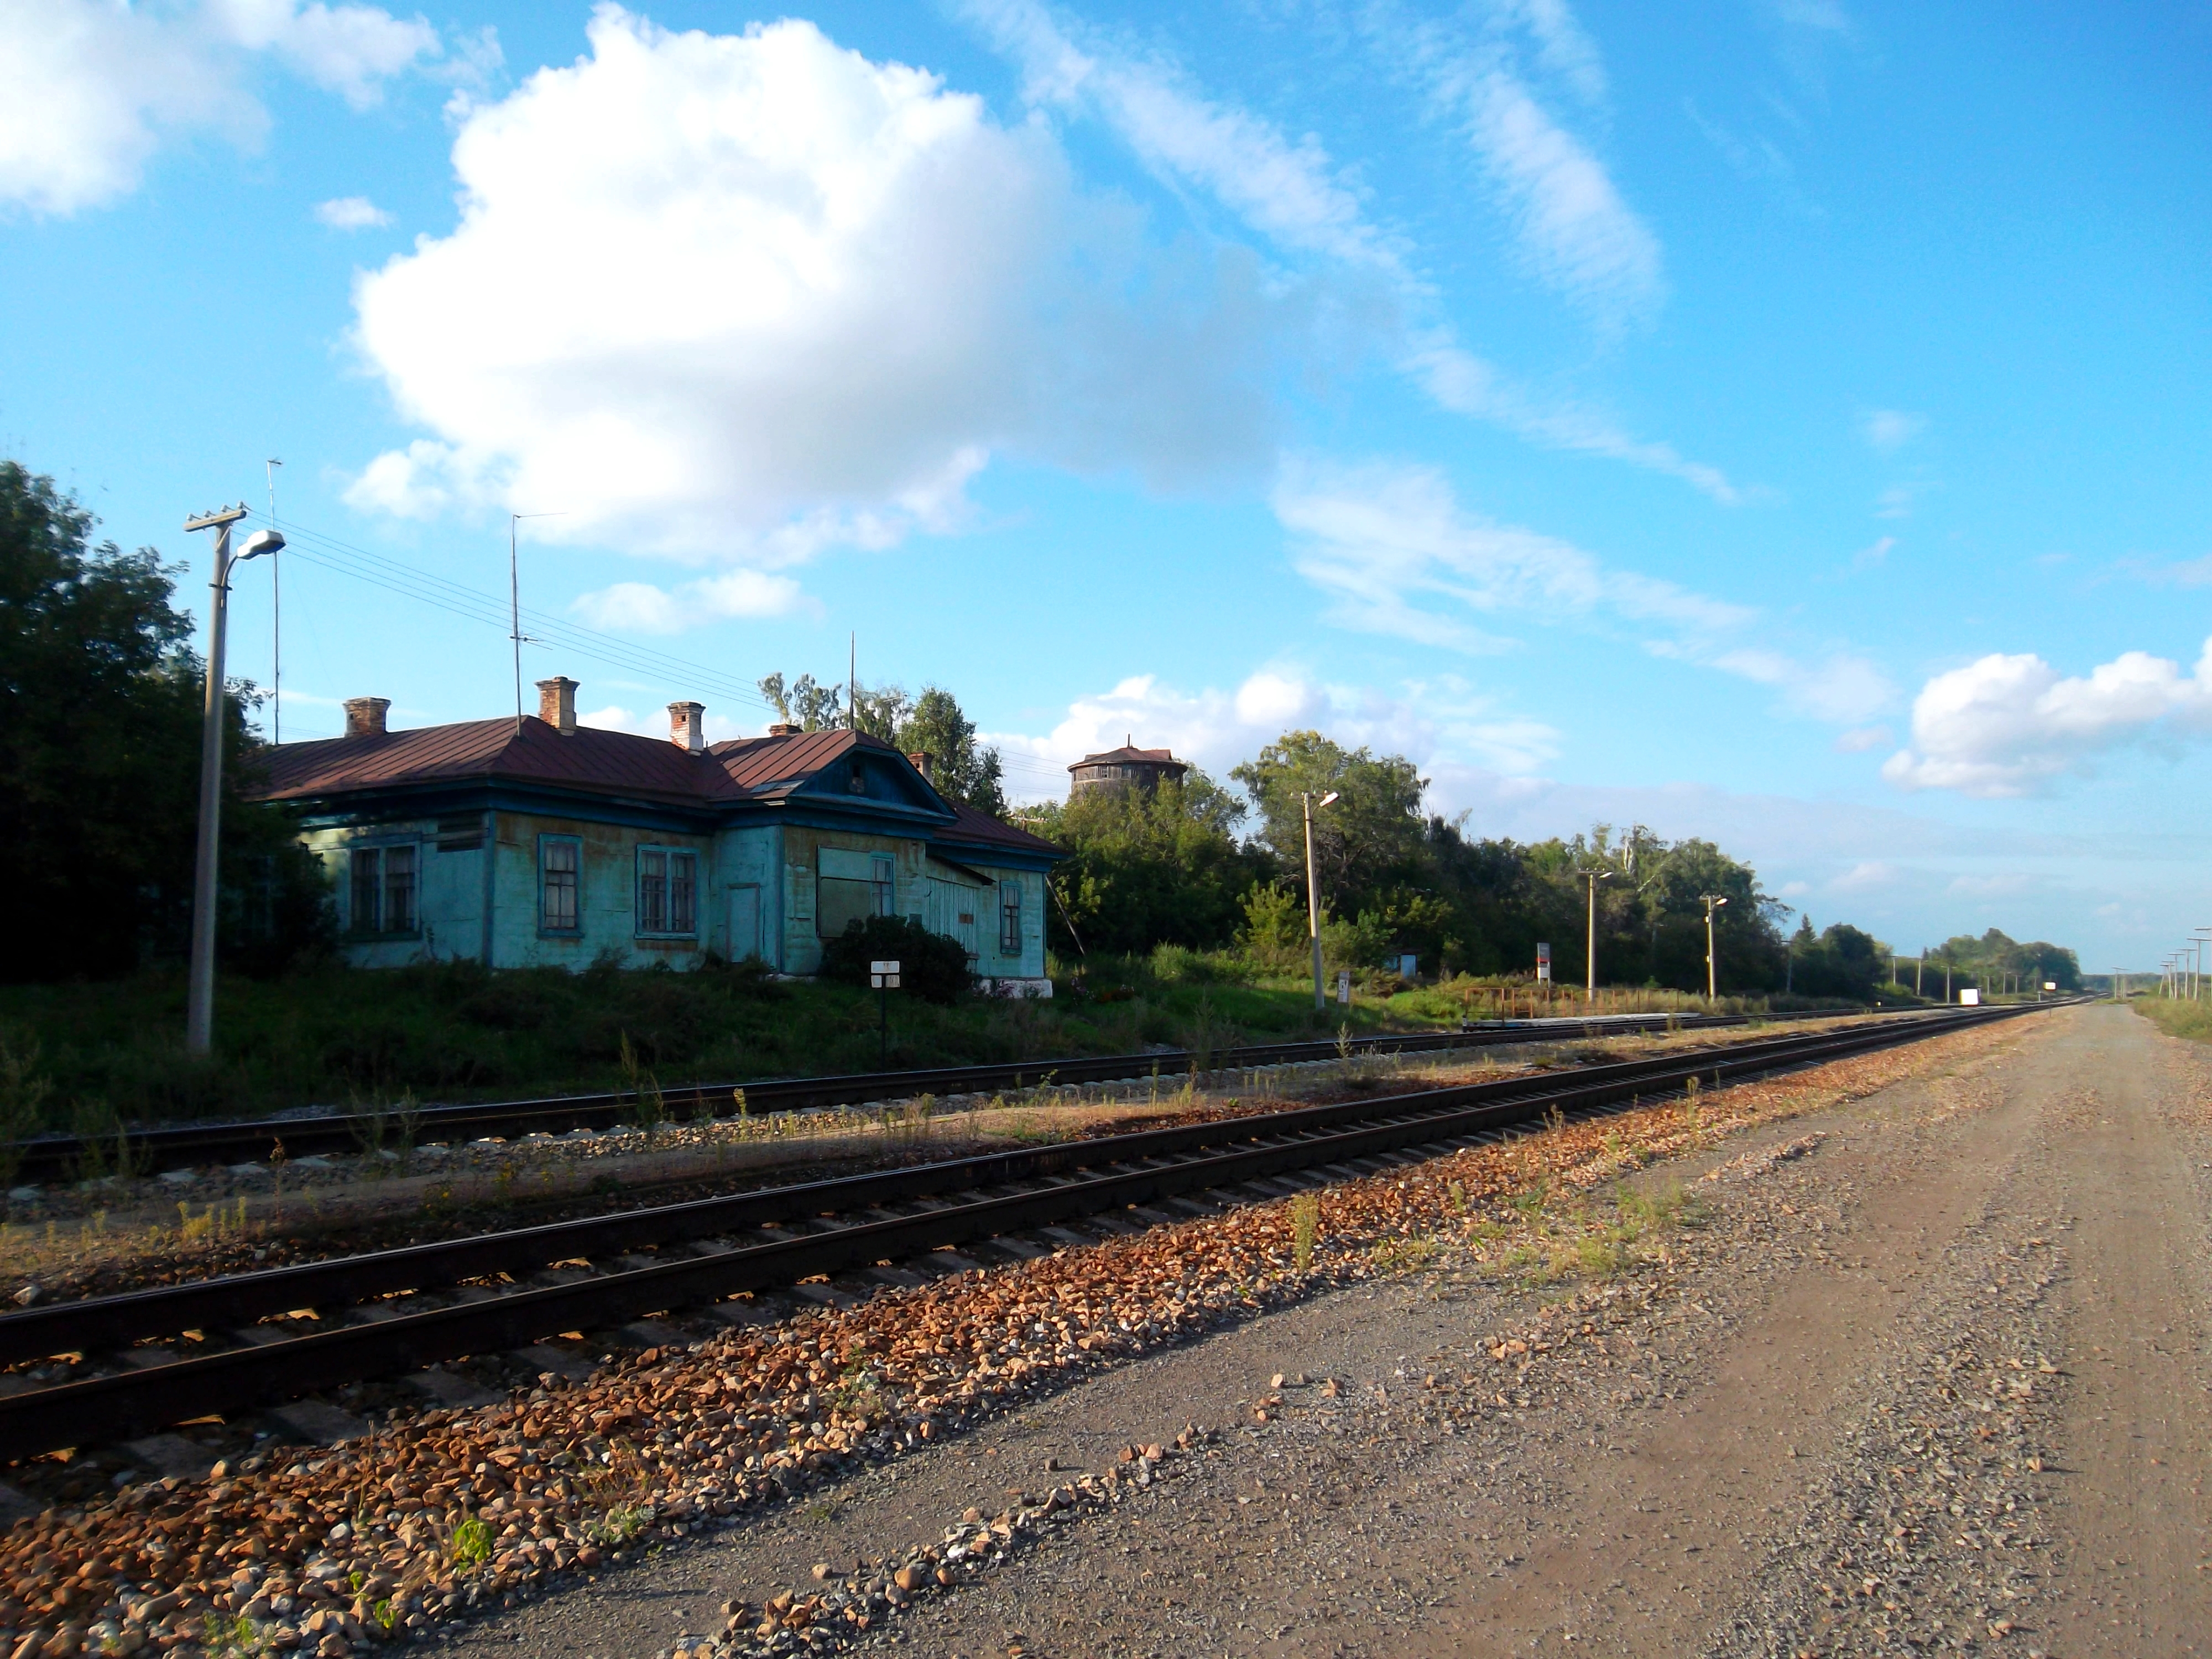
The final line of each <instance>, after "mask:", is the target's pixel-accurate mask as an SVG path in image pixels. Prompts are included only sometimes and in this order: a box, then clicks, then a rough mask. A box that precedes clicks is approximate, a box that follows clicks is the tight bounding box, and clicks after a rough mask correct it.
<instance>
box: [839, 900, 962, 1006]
mask: <svg viewBox="0 0 2212 1659" xmlns="http://www.w3.org/2000/svg"><path fill="white" fill-rule="evenodd" d="M872 962H896V963H898V964H899V988H900V989H901V990H902V991H911V992H913V993H914V994H915V995H916V996H918V997H920V998H921V1000H923V1001H925V1002H938V1003H949V1002H955V1001H957V1000H959V997H960V994H961V993H962V992H963V991H964V990H966V989H967V988H968V985H969V981H970V980H971V979H972V978H973V977H974V975H971V974H970V973H969V971H968V952H967V951H966V950H965V949H964V948H963V946H962V945H961V943H960V941H959V940H958V939H948V938H946V937H945V935H944V934H943V933H931V932H930V931H929V929H928V928H927V927H923V926H922V925H921V923H920V922H918V921H914V920H913V919H911V918H910V917H907V916H867V917H864V918H862V919H860V920H859V921H848V922H847V923H846V924H845V931H844V932H843V933H840V934H838V935H837V937H836V938H835V939H831V940H830V941H829V943H828V944H826V945H823V947H822V977H823V978H824V979H829V980H836V981H840V982H842V983H843V984H847V985H863V986H864V985H866V984H867V982H868V964H869V963H872Z"/></svg>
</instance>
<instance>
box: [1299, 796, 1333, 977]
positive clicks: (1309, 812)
mask: <svg viewBox="0 0 2212 1659" xmlns="http://www.w3.org/2000/svg"><path fill="white" fill-rule="evenodd" d="M1334 799H1336V791H1335V790H1334V789H1332V790H1330V791H1329V792H1328V793H1327V794H1325V795H1323V796H1322V798H1321V799H1319V800H1316V799H1314V798H1313V796H1312V795H1310V793H1307V792H1306V791H1305V790H1303V789H1301V790H1299V791H1298V804H1299V805H1301V806H1303V807H1304V809H1305V815H1306V935H1307V937H1308V938H1309V939H1311V940H1312V942H1313V975H1314V1012H1316V1013H1319V1012H1321V1011H1322V1009H1324V1008H1326V1007H1328V999H1327V998H1326V997H1324V996H1323V995H1322V988H1321V888H1320V886H1319V884H1316V882H1315V880H1314V854H1313V815H1314V814H1315V813H1316V812H1318V811H1320V810H1321V809H1322V807H1324V806H1326V805H1328V804H1329V803H1330V802H1331V801H1333V800H1334Z"/></svg>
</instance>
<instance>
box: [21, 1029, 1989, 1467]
mask: <svg viewBox="0 0 2212 1659" xmlns="http://www.w3.org/2000/svg"><path fill="white" fill-rule="evenodd" d="M2021 1012H2027V1009H2023V1008H1993V1009H1984V1010H1978V1011H1973V1012H1949V1013H1944V1014H1938V1015H1930V1016H1926V1017H1923V1018H1918V1019H1915V1020H1911V1021H1894V1020H1893V1021H1880V1022H1866V1023H1863V1024H1854V1025H1850V1026H1847V1027H1844V1028H1840V1029H1836V1030H1827V1031H1822V1032H1818V1033H1812V1034H1804V1033H1800V1034H1796V1035H1784V1036H1774V1037H1767V1038H1762V1039H1758V1040H1754V1041H1753V1042H1745V1043H1739V1044H1734V1045H1730V1046H1729V1047H1727V1048H1703V1049H1695V1050H1683V1051H1678V1052H1676V1053H1674V1054H1664V1055H1657V1056H1650V1057H1645V1058H1642V1059H1638V1060H1626V1061H1621V1062H1617V1063H1613V1064H1607V1065H1601V1066H1583V1067H1577V1068H1574V1069H1572V1070H1568V1071H1562V1072H1555V1073H1547V1074H1536V1075H1522V1076H1516V1077H1512V1078H1506V1079H1496V1080H1493V1081H1489V1082H1484V1083H1477V1084H1470V1085H1460V1086H1456V1087H1452V1088H1445V1089H1435V1090H1426V1091H1419V1092H1416V1093H1410V1094H1401V1095H1395V1096H1387V1097H1377V1098H1374V1099H1370V1100H1363V1101H1352V1102H1345V1103H1332V1104H1329V1105H1324V1106H1312V1107H1306V1108H1302V1109H1294V1110H1289V1111H1284V1112H1276V1113H1268V1114H1264V1115H1255V1116H1251V1117H1244V1118H1233V1119H1227V1120H1222V1121H1213V1122H1207V1123H1198V1124H1189V1125H1183V1126H1178V1127H1171V1128H1164V1129H1153V1130H1144V1131H1139V1132H1136V1133H1129V1134H1123V1135H1115V1136H1110V1137H1104V1138H1101V1139H1095V1140H1085V1141H1072V1142H1066V1143H1063V1144H1060V1145H1055V1146H1040V1147H1034V1148H1027V1149H1024V1150H1021V1151H1015V1152H997V1153H992V1154H988V1155H986V1156H983V1157H978V1158H962V1159H956V1160H951V1161H947V1162H942V1163H936V1164H920V1165H915V1166H911V1167H908V1168H906V1169H900V1170H884V1171H879V1172H874V1173H870V1174H866V1175H858V1176H844V1177H841V1178H838V1179H835V1180H828V1181H820V1182H809V1183H806V1184H804V1185H799V1186H792V1187H783V1188H769V1189H765V1190H762V1191H757V1192H748V1193H742V1194H733V1195H731V1196H726V1197H719V1198H711V1199H703V1200H693V1201H691V1202H688V1203H681V1204H674V1205H665V1206H656V1207H651V1208H645V1209H638V1210H632V1211H627V1212H619V1213H615V1214H610V1215H604V1216H596V1217H591V1218H582V1219H577V1220H571V1221H562V1222H555V1223H550V1224H546V1225H539V1226H535V1227H528V1228H523V1229H519V1230H515V1231H507V1232H499V1233H490V1234H483V1235H479V1236H477V1237H469V1238H462V1239H456V1240H452V1241H447V1242H443V1243H434V1244H423V1245H416V1246H412V1247H409V1248H406V1249H395V1250H388V1251H380V1252H375V1253H372V1254H367V1255H357V1256H349V1257H344V1258H341V1259H338V1260H335V1261H321V1262H311V1263H305V1264H301V1265H299V1266H295V1267H283V1268H278V1269H274V1270H271V1271H269V1272H265V1273H245V1274H238V1275H234V1276H231V1277H228V1278H223V1279H210V1280H205V1281H202V1282H199V1283H196V1284H187V1285H171V1286H164V1287H161V1288H157V1289H151V1290H146V1291H135V1292H130V1293H126V1294H123V1295H118V1296H109V1297H97V1298H91V1299H87V1300H84V1301H79V1302H73V1303H62V1304H54V1305H52V1306H49V1307H43V1308H41V1307H33V1308H31V1309H27V1310H21V1311H19V1312H13V1313H9V1314H7V1315H5V1316H0V1364H23V1363H24V1362H26V1361H29V1360H35V1359H40V1358H50V1357H52V1356H57V1355H63V1354H70V1355H76V1356H81V1357H82V1359H83V1360H84V1361H86V1362H89V1363H90V1364H93V1365H94V1366H97V1367H100V1368H101V1369H103V1370H105V1374H102V1375H94V1376H81V1377H78V1378H76V1379H74V1380H70V1381H67V1382H61V1383H50V1384H48V1385H46V1386H44V1387H39V1388H34V1389H27V1390H24V1391H21V1392H18V1393H15V1394H13V1395H7V1396H5V1397H0V1461H5V1460H12V1459H16V1458H21V1457H26V1456H31V1455H37V1454H39V1453H41V1452H46V1451H51V1450H55V1449H60V1448H64V1447H80V1448H81V1447H85V1446H90V1445H97V1444H103V1443H112V1442H114V1441H119V1440H125V1439H130V1438H132V1437H137V1436H139V1435H143V1434H146V1433H149V1432H151V1431H155V1430H158V1429H161V1428H163V1427H166V1426H167V1425H172V1424H175V1423H179V1422H182V1421H185V1420H189V1419H193V1418H197V1417H202V1416H205V1415H208V1414H210V1413H236V1412H239V1411H240V1410H243V1409H247V1408H250V1407H255V1406H258V1405H263V1404H269V1403H274V1402H276V1401H283V1400H287V1399H295V1398H298V1397H300V1396H301V1395H309V1394H313V1393H315V1392H318V1391H319V1390H323V1389H330V1388H332V1387H335V1386H337V1385H340V1384H343V1383H356V1382H362V1381H365V1380H368V1379H369V1378H373V1377H378V1376H391V1375H393V1374H396V1373H400V1372H405V1371H410V1370H418V1369H420V1368H422V1367H425V1366H428V1365H432V1364H437V1363H439V1362H441V1361H444V1360H450V1359H455V1358H462V1357H465V1356H468V1355H480V1354H490V1353H497V1352H503V1351H507V1350H511V1349H513V1348H516V1347H520V1346H526V1345H528V1344H531V1343H532V1342H536V1341H539V1340H544V1339H545V1338H548V1337H551V1336H555V1335H557V1334H561V1333H564V1332H576V1331H583V1332H589V1331H592V1330H594V1329H605V1328H609V1327H611V1326H616V1325H619V1324H622V1323H623V1322H628V1321H631V1320H635V1319H639V1318H641V1317H643V1316H647V1315H653V1314H657V1313H663V1312H667V1311H671V1310H693V1309H702V1308H703V1309H707V1310H711V1309H712V1307H713V1304H716V1303H718V1302H720V1301H722V1300H724V1299H726V1298H728V1297H733V1296H737V1295H739V1294H742V1293H745V1292H757V1291H764V1290H770V1289H774V1288H775V1287H779V1286H784V1285H793V1284H796V1283H799V1281H802V1280H805V1279H811V1278H814V1277H817V1276H819V1275H823V1274H829V1273H841V1272H847V1271H850V1270H854V1269H864V1270H865V1269H872V1268H875V1267H879V1266H884V1265H890V1264H892V1263H896V1262H897V1261H900V1260H902V1259H913V1258H919V1257H922V1256H925V1255H927V1254H928V1253H929V1252H932V1251H934V1250H938V1249H947V1248H951V1247H955V1246H958V1245H961V1244H966V1243H974V1242H975V1241H978V1240H981V1239H987V1238H990V1237H995V1236H1000V1235H1009V1234H1018V1233H1021V1232H1024V1231H1030V1230H1034V1229H1037V1228H1041V1227H1048V1226H1053V1225H1058V1224H1062V1223H1066V1222H1068V1221H1072V1220H1074V1219H1077V1218H1081V1217H1084V1216H1096V1215H1101V1214H1109V1213H1111V1212H1116V1211H1127V1210H1129V1209H1131V1208H1133V1207H1135V1206H1146V1205H1150V1204H1153V1203H1156V1202H1158V1201H1161V1200H1174V1199H1176V1198H1178V1197H1182V1196H1183V1195H1186V1194H1194V1193H1200V1192H1205V1191H1209V1190H1219V1189H1222V1188H1236V1187H1237V1186H1240V1185H1243V1184H1244V1183H1247V1182H1255V1181H1262V1180H1265V1179H1267V1178H1268V1177H1271V1176H1284V1175H1288V1174H1291V1173H1294V1172H1297V1171H1309V1170H1320V1171H1323V1172H1326V1173H1330V1174H1350V1173H1352V1170H1350V1169H1348V1168H1346V1166H1347V1165H1348V1164H1351V1163H1352V1161H1354V1160H1360V1159H1369V1158H1377V1157H1387V1156H1388V1155H1389V1154H1392V1153H1396V1152H1404V1151H1406V1150H1407V1149H1409V1148H1413V1147H1416V1146H1437V1145H1441V1144H1449V1143H1451V1142H1455V1141H1461V1140H1465V1139H1468V1138H1470V1137H1482V1136H1495V1135H1496V1134H1498V1133H1501V1132H1502V1131H1504V1130H1505V1129H1508V1128H1510V1127H1513V1126H1515V1125H1517V1124H1521V1123H1525V1122H1528V1121H1534V1120H1536V1119H1538V1118H1541V1117H1542V1116H1543V1115H1547V1114H1548V1113H1551V1112H1554V1111H1557V1112H1561V1113H1574V1114H1580V1113H1587V1112H1592V1111H1600V1110H1604V1109H1609V1108H1613V1107H1617V1106H1619V1105H1620V1103H1623V1102H1625V1101H1628V1100H1630V1099H1632V1098H1634V1097H1647V1096H1652V1095H1665V1094H1668V1093H1670V1092H1673V1091H1679V1090H1680V1089H1682V1088H1684V1087H1685V1086H1686V1085H1687V1084H1688V1082H1689V1081H1690V1080H1691V1079H1693V1078H1694V1079H1699V1080H1701V1081H1704V1082H1705V1083H1708V1084H1711V1085H1717V1084H1719V1083H1721V1082H1722V1081H1723V1080H1725V1079H1729V1078H1735V1079H1741V1078H1744V1077H1747V1076H1751V1075H1755V1074H1759V1073H1770V1072H1773V1071H1777V1070H1782V1069H1785V1068H1790V1067H1795V1066H1805V1065H1811V1064H1817V1063H1819V1062H1820V1061H1823V1060H1833V1059H1838V1058H1840V1057H1843V1056H1844V1055H1847V1054H1857V1053H1863V1052H1865V1051H1867V1050H1869V1049H1873V1048H1883V1047H1888V1046H1891V1045H1893V1044H1896V1043H1900V1042H1911V1041H1915V1040H1917V1039H1919V1038H1922V1037H1925V1036H1936V1035H1939V1034H1941V1033H1944V1032H1948V1031H1954V1030H1961V1029H1964V1028H1966V1027H1969V1026H1972V1025H1978V1024H1986V1023H1989V1022H1990V1021H1992V1020H1997V1019H2003V1018H2010V1017H2012V1016H2013V1015H2015V1014H2017V1013H2021ZM641 1250H653V1251H657V1252H659V1258H658V1259H655V1260H653V1261H647V1262H643V1263H640V1262H638V1261H635V1253H636V1252H639V1251H641ZM493 1279H496V1280H499V1281H501V1283H500V1284H499V1285H486V1284H485V1283H484V1281H487V1280H493ZM309 1310H312V1312H313V1316H314V1319H313V1323H314V1325H315V1327H316V1328H314V1329H313V1330H311V1331H310V1332H309V1333H308V1334H283V1333H284V1328H278V1327H274V1326H272V1325H271V1324H270V1323H268V1322H270V1321H276V1320H286V1321H290V1322H292V1325H291V1326H290V1327H289V1328H296V1324H297V1321H298V1318H299V1316H301V1314H302V1313H303V1312H307V1311H309ZM185 1334H191V1336H194V1337H198V1338H200V1339H202V1340H199V1341H197V1342H185V1343H184V1344H182V1345H180V1346H195V1347H197V1348H199V1349H201V1350H202V1352H197V1353H196V1354H192V1355H191V1356H189V1357H177V1354H176V1352H174V1351H173V1350H165V1349H163V1348H161V1347H159V1346H155V1345H157V1344H161V1343H164V1342H167V1343H179V1339H183V1338H185ZM226 1340H227V1341H228V1343H229V1344H230V1345H231V1346H224V1347H222V1348H220V1349H219V1351H210V1350H216V1345H217V1344H218V1343H221V1342H224V1341H226Z"/></svg>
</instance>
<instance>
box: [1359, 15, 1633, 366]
mask: <svg viewBox="0 0 2212 1659" xmlns="http://www.w3.org/2000/svg"><path fill="white" fill-rule="evenodd" d="M1368 26H1369V28H1370V33H1371V34H1372V36H1373V38H1374V45H1375V46H1376V50H1377V52H1378V53H1379V54H1381V55H1382V56H1383V57H1384V58H1386V59H1387V60H1388V61H1389V62H1390V64H1392V66H1393V68H1394V69H1398V68H1402V69H1405V70H1409V71H1410V72H1411V73H1412V74H1413V76H1415V77H1417V78H1418V79H1419V81H1420V82H1422V83H1423V84H1424V86H1425V88H1426V91H1427V94H1428V98H1429V101H1430V103H1431V106H1432V107H1433V108H1434V109H1435V110H1437V112H1439V113H1440V114H1441V115H1443V117H1444V118H1447V119H1449V120H1452V121H1454V122H1456V123H1458V124H1460V125H1462V127H1463V129H1464V131H1466V133H1467V136H1468V141H1469V143H1470V144H1471V146H1472V148H1473V149H1474V153H1475V155H1476V157H1477V159H1478V160H1479V161H1480V165H1481V167H1482V170H1483V172H1484V173H1485V175H1486V177H1487V178H1488V179H1489V182H1490V185H1491V189H1492V193H1493V195H1494V196H1495V197H1496V198H1497V200H1498V204H1499V206H1500V207H1501V208H1502V209H1503V210H1504V213H1505V215H1506V216H1507V217H1508V218H1509V219H1510V221H1511V222H1512V224H1513V226H1514V230H1515V234H1516V240H1517V243H1518V246H1519V251H1520V254H1521V258H1522V262H1523V264H1525V265H1526V266H1527V267H1528V270H1530V271H1531V272H1532V273H1533V274H1534V276H1536V277H1537V278H1538V279H1539V280H1540V281H1541V282H1543V283H1546V284H1547V285H1548V286H1550V287H1552V288H1553V289H1557V290H1558V291H1559V292H1561V293H1563V294H1565V295H1568V296H1570V297H1571V298H1572V299H1574V300H1576V301H1579V302H1580V303H1582V304H1583V306H1584V307H1587V308H1588V309H1589V311H1590V312H1591V313H1593V314H1594V315H1595V316H1596V318H1597V319H1599V320H1600V321H1601V322H1602V323H1604V324H1606V325H1608V326H1613V325H1619V324H1620V323H1622V322H1625V321H1628V320H1631V319H1634V318H1636V317H1638V316H1641V315H1644V314H1645V313H1649V312H1650V311H1651V310H1652V309H1654V308H1655V307H1656V306H1657V305H1658V304H1659V303H1660V302H1661V301H1662V299H1663V298H1664V296H1665V290H1666V279H1665V274H1664V269H1663V266H1664V260H1663V258H1662V254H1661V251H1660V246H1659V240H1658V238H1657V237H1656V236H1655V235H1653V234H1652V233H1651V230H1650V227H1649V226H1647V225H1646V224H1645V223H1644V221H1643V220H1642V219H1641V218H1640V217H1639V216H1638V215H1637V214H1636V212H1635V211H1634V210H1632V208H1630V207H1629V205H1628V204H1627V202H1626V200H1625V199H1624V198H1623V197H1622V195H1621V193H1620V187H1619V186H1618V185H1615V184H1614V182H1613V175H1612V173H1610V172H1609V171H1608V170H1607V167H1606V166H1605V164H1604V163H1603V162H1602V161H1600V160H1599V159H1598V157H1597V155H1595V152H1594V151H1593V150H1592V149H1591V148H1590V146H1589V144H1588V143H1586V142H1584V140H1583V139H1582V138H1581V137H1577V135H1576V134H1575V133H1573V132H1571V131H1569V130H1568V129H1567V127H1566V126H1565V125H1563V124H1562V123H1561V122H1560V120H1559V118H1557V117H1555V116H1554V114H1553V112H1552V110H1551V109H1550V108H1548V107H1547V104H1546V100H1545V98H1544V96H1543V89H1544V88H1543V83H1544V82H1547V81H1549V82H1553V83H1555V84H1557V85H1559V87H1562V88H1564V89H1565V90H1566V91H1567V92H1569V93H1570V94H1572V95H1573V96H1574V97H1575V98H1576V99H1577V100H1579V101H1580V102H1582V103H1583V104H1585V105H1587V106H1592V107H1601V106H1602V105H1603V102H1604V99H1605V94H1606V82H1605V71H1604V67H1603V64H1602V63H1601V60H1600V58H1599V56H1598V52H1597V48H1596V46H1595V43H1594V42H1592V40H1590V38H1589V34H1588V33H1586V32H1585V31H1584V30H1583V27H1582V26H1581V24H1580V23H1579V22H1578V21H1577V20H1576V18H1575V16H1574V14H1573V12H1572V10H1571V9H1570V8H1569V7H1568V6H1567V5H1566V4H1565V0H1535V3H1530V0H1520V3H1515V0H1503V3H1495V4H1492V5H1491V6H1489V7H1487V8H1480V9H1471V12H1470V13H1469V14H1463V15H1462V18H1460V19H1457V20H1453V21H1438V20H1435V19H1427V18H1423V19H1419V20H1414V21H1409V20H1408V19H1407V18H1406V17H1404V16H1402V15H1400V14H1398V13H1397V12H1396V11H1395V9H1392V8H1390V7H1389V6H1387V5H1383V6H1377V7H1376V8H1374V9H1372V10H1371V11H1370V15H1369V25H1368ZM1524 43H1525V44H1524Z"/></svg>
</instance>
